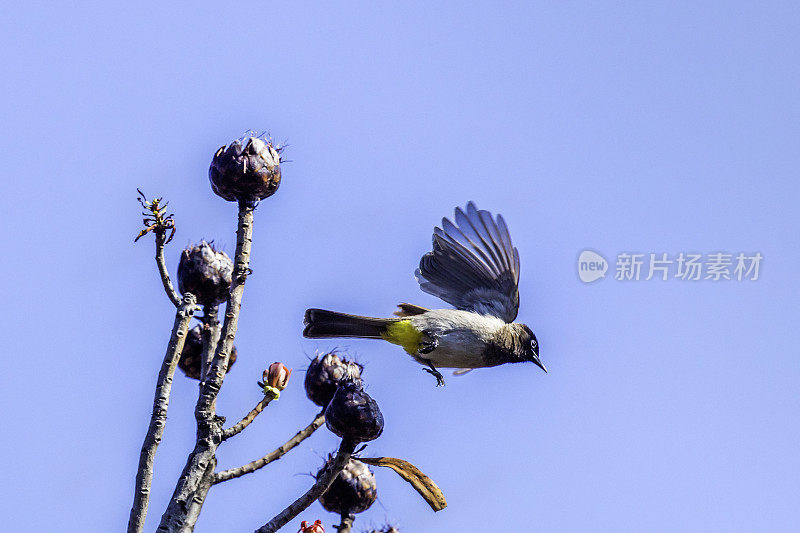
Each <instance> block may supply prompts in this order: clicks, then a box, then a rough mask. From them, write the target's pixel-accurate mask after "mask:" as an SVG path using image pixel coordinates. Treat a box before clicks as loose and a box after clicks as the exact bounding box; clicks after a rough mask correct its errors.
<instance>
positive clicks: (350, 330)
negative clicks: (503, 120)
mask: <svg viewBox="0 0 800 533" xmlns="http://www.w3.org/2000/svg"><path fill="white" fill-rule="evenodd" d="M454 221H455V222H452V221H450V220H449V219H447V218H443V219H442V227H441V228H440V227H436V228H434V230H433V250H432V251H430V252H428V253H426V254H425V255H423V256H422V259H420V262H419V268H418V269H417V270H416V272H415V276H416V278H417V281H418V282H419V285H420V288H421V289H422V290H423V291H425V292H427V293H428V294H432V295H434V296H436V297H438V298H440V299H442V300H444V301H445V302H447V303H449V304H451V305H453V306H454V307H455V309H426V308H424V307H420V306H418V305H413V304H408V303H401V304H399V305H398V308H399V310H398V311H397V312H395V313H394V314H395V316H394V317H391V318H373V317H366V316H357V315H349V314H345V313H339V312H336V311H326V310H324V309H308V310H307V311H306V313H305V330H304V331H303V335H304V336H305V337H307V338H311V339H318V338H337V337H356V338H363V339H382V340H385V341H388V342H390V343H392V344H397V345H399V346H401V347H402V348H403V349H404V350H405V351H406V352H407V353H408V354H409V355H411V357H413V358H414V359H415V360H416V361H417V362H418V363H420V364H422V365H424V366H425V369H424V370H426V371H427V372H429V373H430V374H432V375H433V376H435V377H436V384H437V386H443V385H444V377H443V376H442V374H441V372H439V370H438V368H456V369H458V370H457V371H456V372H455V374H460V373H465V372H468V371H469V370H472V369H474V368H483V367H491V366H497V365H502V364H505V363H521V362H525V361H529V362H532V363H535V364H536V365H537V366H539V367H540V368H541V369H542V370H544V371H545V372H547V369H546V368H545V366H544V365H543V364H542V362H541V360H540V359H539V341H538V340H537V339H536V335H534V334H533V332H532V331H531V330H530V328H529V327H528V326H526V325H525V324H521V323H518V322H514V320H515V319H516V318H517V312H518V310H519V253H518V252H517V249H516V248H515V247H514V245H513V244H512V243H511V235H510V234H509V232H508V227H507V226H506V223H505V221H504V220H503V217H502V216H501V215H497V217H493V216H492V214H491V213H490V212H489V211H484V210H478V208H477V207H475V204H474V203H473V202H469V203H468V204H467V206H466V209H461V208H460V207H457V208H456V210H455V217H454Z"/></svg>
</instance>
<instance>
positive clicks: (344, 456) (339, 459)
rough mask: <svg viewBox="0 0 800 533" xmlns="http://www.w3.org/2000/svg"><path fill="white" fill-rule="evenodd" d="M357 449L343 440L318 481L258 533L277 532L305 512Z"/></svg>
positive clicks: (259, 529) (349, 442)
mask: <svg viewBox="0 0 800 533" xmlns="http://www.w3.org/2000/svg"><path fill="white" fill-rule="evenodd" d="M355 449H356V445H355V443H354V442H351V441H347V440H344V439H343V440H342V443H341V444H340V445H339V451H338V452H336V457H334V459H333V462H332V463H331V464H329V465H328V466H327V467H326V468H325V471H324V472H322V474H320V475H319V477H318V478H317V482H316V483H314V485H313V486H312V487H311V488H310V489H308V491H307V492H306V493H305V494H303V495H302V496H300V497H299V498H298V499H297V500H295V501H294V502H293V503H292V504H291V505H289V507H287V508H286V509H284V510H283V511H281V512H280V513H279V514H278V515H277V516H275V518H273V519H272V520H270V521H269V522H267V523H266V524H264V525H263V526H261V527H260V528H258V529H257V530H256V533H275V531H278V530H279V529H280V528H282V527H283V526H285V525H286V524H288V523H289V521H290V520H292V519H293V518H294V517H296V516H297V515H298V514H300V513H301V512H303V511H304V510H305V509H307V508H308V506H309V505H311V504H312V503H314V502H315V501H317V499H318V498H319V497H320V496H322V494H323V493H324V492H325V491H326V490H328V487H330V486H331V483H333V480H334V479H336V476H338V475H339V474H340V473H341V472H342V470H344V467H345V465H346V464H347V461H349V460H350V456H351V455H352V454H353V451H354V450H355Z"/></svg>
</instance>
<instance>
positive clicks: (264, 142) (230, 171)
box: [208, 136, 281, 202]
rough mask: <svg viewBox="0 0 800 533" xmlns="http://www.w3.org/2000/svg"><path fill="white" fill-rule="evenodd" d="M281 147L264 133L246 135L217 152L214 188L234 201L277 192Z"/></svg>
mask: <svg viewBox="0 0 800 533" xmlns="http://www.w3.org/2000/svg"><path fill="white" fill-rule="evenodd" d="M280 152H281V148H280V147H276V146H274V145H273V144H272V140H271V139H269V138H263V136H255V137H243V138H241V139H237V140H235V141H233V142H232V143H231V144H230V145H229V146H228V147H227V148H226V147H225V146H223V147H222V148H220V149H219V150H217V153H216V154H214V159H213V160H212V161H211V168H209V169H208V179H209V180H210V181H211V188H212V189H213V190H214V192H215V193H217V194H218V195H219V196H221V197H222V198H224V199H226V200H228V201H230V202H236V201H249V202H253V201H257V200H263V199H264V198H267V197H269V196H272V195H273V194H275V191H276V190H278V185H280V183H281V154H280Z"/></svg>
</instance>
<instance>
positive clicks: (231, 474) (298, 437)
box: [214, 409, 325, 485]
mask: <svg viewBox="0 0 800 533" xmlns="http://www.w3.org/2000/svg"><path fill="white" fill-rule="evenodd" d="M324 423H325V410H324V409H323V410H322V412H320V413H319V414H318V415H317V416H316V417H315V418H314V420H313V421H312V422H311V423H310V424H309V425H307V426H306V427H304V428H303V429H301V430H300V431H298V432H297V433H296V434H295V436H294V437H292V438H291V439H289V440H288V441H286V442H285V443H283V444H281V445H280V447H278V448H277V449H275V450H273V451H271V452H269V453H268V454H266V455H265V456H264V457H262V458H260V459H256V460H255V461H251V462H249V463H247V464H246V465H242V466H240V467H237V468H231V469H230V470H223V471H222V472H219V473H217V475H215V476H214V484H215V485H216V484H217V483H222V482H223V481H228V480H229V479H233V478H237V477H241V476H243V475H245V474H250V473H251V472H255V471H256V470H258V469H260V468H264V467H265V466H267V465H268V464H270V463H271V462H273V461H277V460H278V459H280V458H281V457H283V456H284V455H286V454H287V453H289V452H290V451H291V450H292V449H294V448H295V447H297V446H298V445H299V444H300V443H301V442H303V441H304V440H306V439H307V438H308V437H310V436H311V435H312V434H313V433H314V432H315V431H316V430H317V429H319V428H320V426H322V424H324Z"/></svg>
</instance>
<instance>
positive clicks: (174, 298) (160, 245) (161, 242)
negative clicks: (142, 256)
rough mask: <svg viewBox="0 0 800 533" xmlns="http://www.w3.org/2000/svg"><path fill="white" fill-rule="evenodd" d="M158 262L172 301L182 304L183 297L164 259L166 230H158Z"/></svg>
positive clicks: (177, 304) (166, 290)
mask: <svg viewBox="0 0 800 533" xmlns="http://www.w3.org/2000/svg"><path fill="white" fill-rule="evenodd" d="M155 234H156V264H157V265H158V273H159V274H160V275H161V284H162V285H164V291H165V292H166V293H167V296H168V297H169V299H170V301H171V302H172V303H173V304H174V305H175V306H176V307H177V306H179V305H180V304H181V297H180V295H178V292H177V291H176V290H175V287H173V286H172V280H170V279H169V272H168V271H167V262H166V261H165V260H164V244H165V243H166V240H167V236H166V233H165V232H164V231H158V230H156V232H155Z"/></svg>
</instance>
